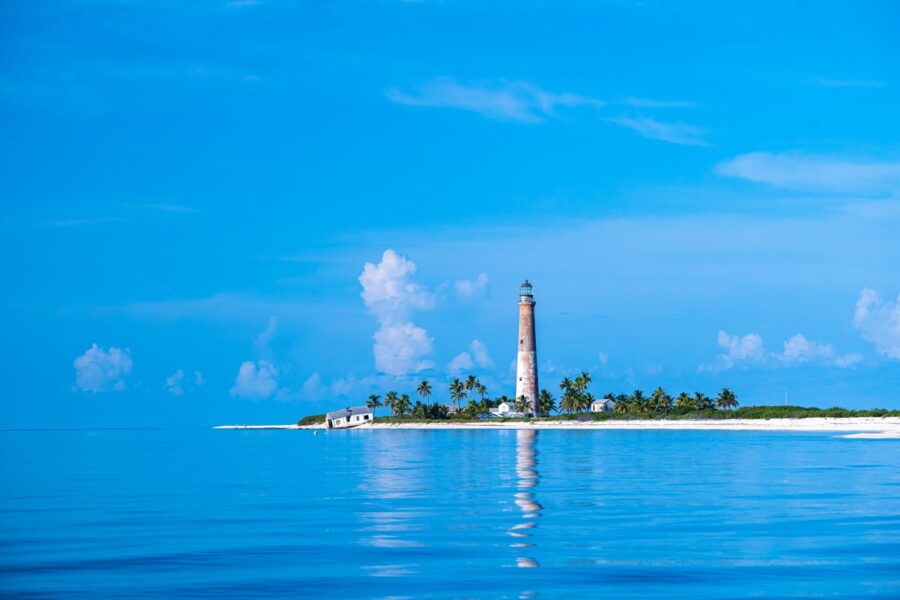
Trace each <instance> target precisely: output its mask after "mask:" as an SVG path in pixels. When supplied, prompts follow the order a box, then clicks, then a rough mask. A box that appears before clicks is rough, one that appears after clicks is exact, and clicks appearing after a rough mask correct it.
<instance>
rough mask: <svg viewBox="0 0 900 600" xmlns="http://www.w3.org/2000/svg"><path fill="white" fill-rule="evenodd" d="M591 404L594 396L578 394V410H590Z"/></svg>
mask: <svg viewBox="0 0 900 600" xmlns="http://www.w3.org/2000/svg"><path fill="white" fill-rule="evenodd" d="M593 402H594V395H593V394H592V393H590V392H588V393H587V394H578V410H580V411H581V410H590V409H591V404H592V403H593Z"/></svg>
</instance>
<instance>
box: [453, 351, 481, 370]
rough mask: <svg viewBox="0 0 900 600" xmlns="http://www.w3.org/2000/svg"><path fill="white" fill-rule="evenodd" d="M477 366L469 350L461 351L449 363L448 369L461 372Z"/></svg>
mask: <svg viewBox="0 0 900 600" xmlns="http://www.w3.org/2000/svg"><path fill="white" fill-rule="evenodd" d="M474 366H475V363H474V362H473V361H472V355H471V354H469V353H468V352H460V353H459V354H457V355H456V356H454V357H453V359H452V360H451V361H450V362H449V363H448V364H447V370H448V371H449V372H451V373H460V372H462V371H468V370H470V369H472V367H474Z"/></svg>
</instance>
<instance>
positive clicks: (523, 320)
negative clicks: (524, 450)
mask: <svg viewBox="0 0 900 600" xmlns="http://www.w3.org/2000/svg"><path fill="white" fill-rule="evenodd" d="M522 396H525V397H526V398H528V401H529V402H530V403H531V406H532V410H533V411H534V414H535V415H538V414H540V406H539V405H538V376H537V345H536V343H535V338H534V294H532V293H531V284H530V283H528V280H527V279H526V280H525V283H523V284H522V285H521V286H520V287H519V355H518V358H517V360H516V399H517V400H518V399H519V398H521V397H522Z"/></svg>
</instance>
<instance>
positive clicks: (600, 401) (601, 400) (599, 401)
mask: <svg viewBox="0 0 900 600" xmlns="http://www.w3.org/2000/svg"><path fill="white" fill-rule="evenodd" d="M607 402H612V403H613V404H615V403H616V401H615V400H613V399H612V398H597V399H596V400H594V401H593V402H591V405H594V404H598V403H599V404H606V403H607Z"/></svg>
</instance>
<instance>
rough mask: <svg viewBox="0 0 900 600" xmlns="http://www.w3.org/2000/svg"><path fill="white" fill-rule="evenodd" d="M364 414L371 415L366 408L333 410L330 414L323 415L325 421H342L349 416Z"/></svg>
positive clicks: (355, 407)
mask: <svg viewBox="0 0 900 600" xmlns="http://www.w3.org/2000/svg"><path fill="white" fill-rule="evenodd" d="M364 414H372V409H371V408H369V407H368V406H348V407H347V408H342V409H341V410H333V411H331V412H330V413H327V414H326V415H325V418H326V419H329V420H331V419H342V418H344V417H349V416H350V415H364Z"/></svg>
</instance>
